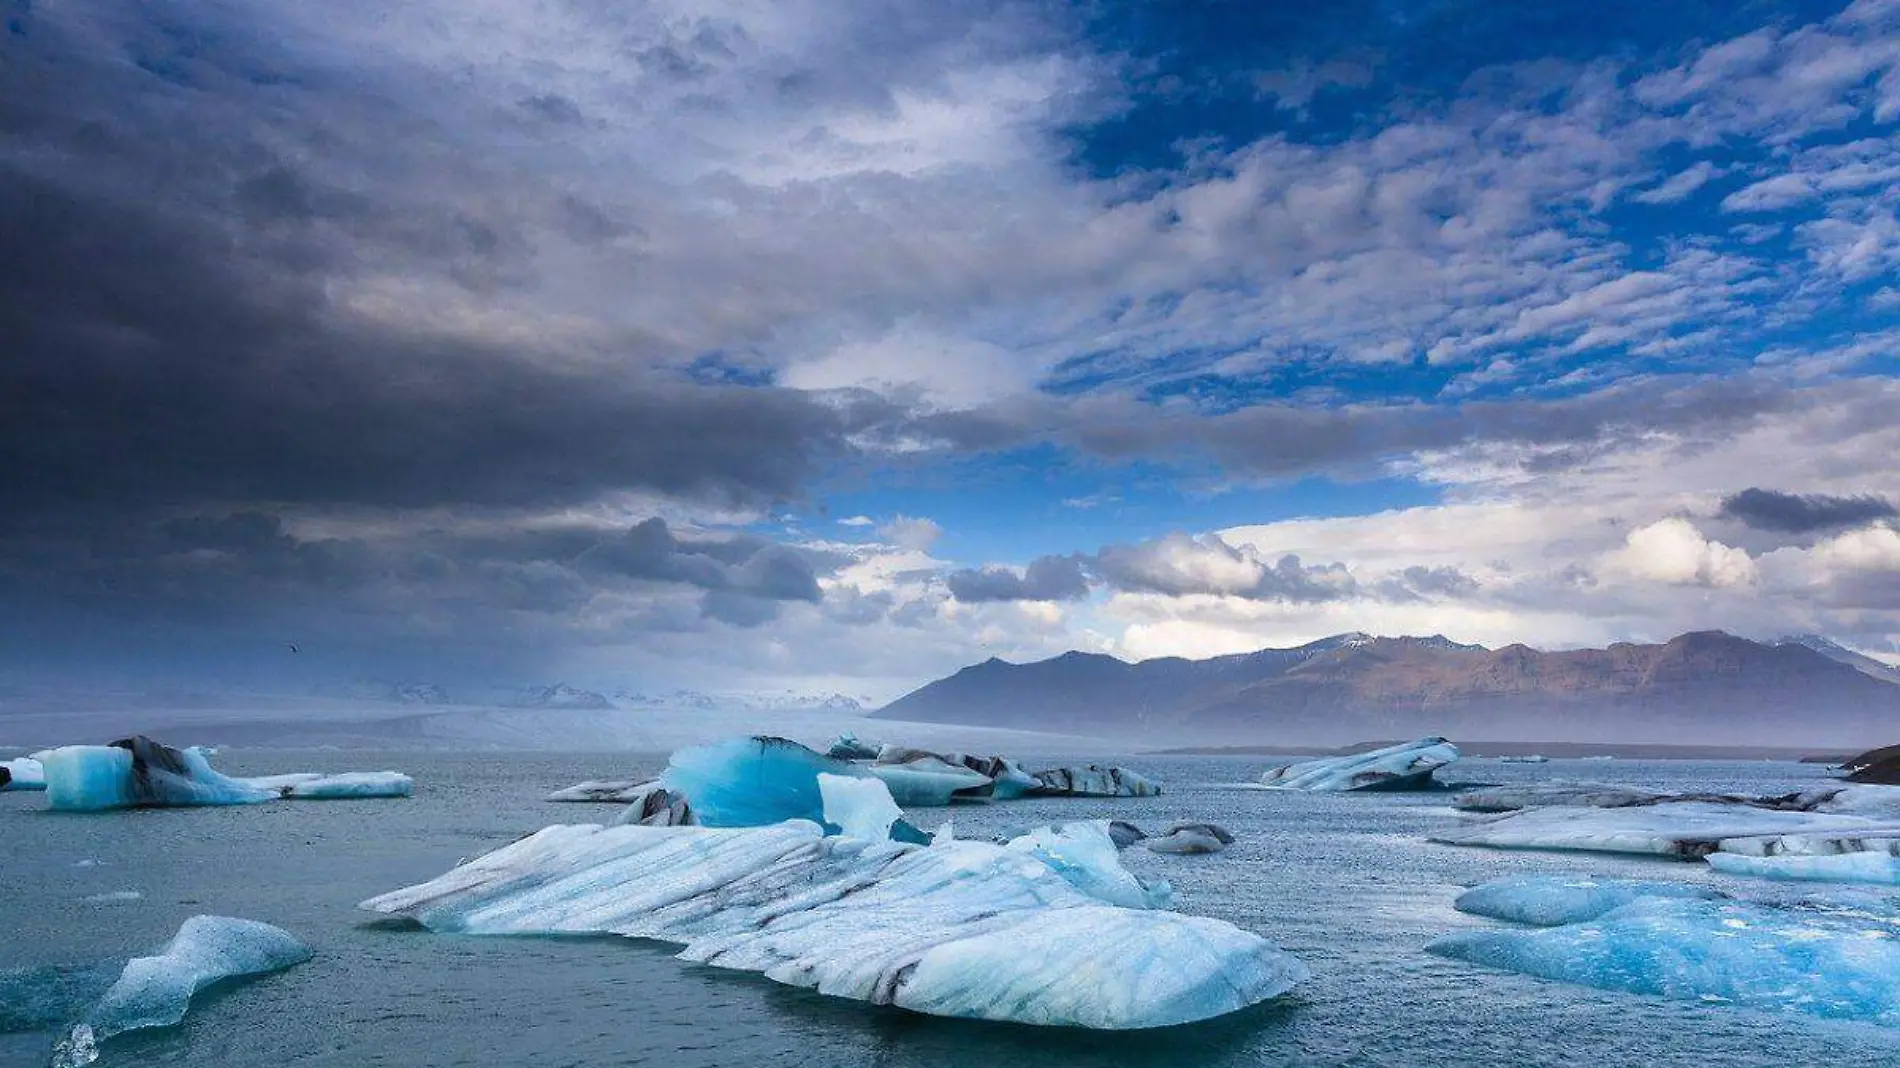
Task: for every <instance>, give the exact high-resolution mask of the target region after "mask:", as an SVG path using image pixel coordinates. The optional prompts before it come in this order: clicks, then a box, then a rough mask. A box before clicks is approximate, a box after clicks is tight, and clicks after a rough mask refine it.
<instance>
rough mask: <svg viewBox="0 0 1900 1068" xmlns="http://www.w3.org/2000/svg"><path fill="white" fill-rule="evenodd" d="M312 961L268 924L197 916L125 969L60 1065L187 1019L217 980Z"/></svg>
mask: <svg viewBox="0 0 1900 1068" xmlns="http://www.w3.org/2000/svg"><path fill="white" fill-rule="evenodd" d="M309 959H310V950H309V948H308V947H307V946H305V945H304V944H303V943H302V942H299V941H297V939H295V938H293V937H292V936H291V935H290V934H288V933H286V932H285V931H282V930H280V929H278V928H276V927H272V926H271V925H269V924H267V923H258V922H256V921H254V920H234V919H230V918H227V917H223V916H193V917H192V918H190V919H188V920H186V921H185V922H184V924H183V925H182V926H181V927H179V928H178V933H177V934H176V935H174V936H172V940H171V942H170V943H169V944H168V945H166V947H165V948H164V950H162V951H161V952H159V953H158V954H156V955H154V956H150V957H134V958H133V959H132V960H131V961H129V962H128V963H127V964H126V966H125V970H124V971H123V972H121V973H120V974H119V978H118V981H117V982H115V983H113V984H112V986H111V988H110V989H108V990H107V991H106V993H105V996H104V997H103V998H101V999H100V1000H99V1003H98V1004H96V1005H94V1006H93V1007H92V1009H91V1010H90V1011H89V1012H87V1013H86V1016H85V1019H84V1020H82V1021H81V1022H80V1023H79V1024H77V1025H76V1026H74V1027H73V1029H72V1031H71V1033H69V1034H68V1035H67V1037H66V1038H65V1039H63V1040H61V1041H60V1043H59V1044H58V1045H57V1046H56V1047H55V1048H54V1057H53V1065H54V1068H77V1066H78V1065H83V1064H88V1063H91V1062H92V1061H93V1060H94V1059H95V1058H96V1057H97V1056H98V1044H99V1043H101V1042H104V1041H106V1040H107V1039H110V1038H112V1037H113V1036H114V1035H119V1034H124V1033H125V1032H127V1031H137V1030H142V1029H144V1028H149V1027H169V1026H171V1025H173V1024H175V1023H177V1022H179V1021H180V1020H183V1019H184V1018H185V1011H186V1010H187V1009H188V1008H189V1007H190V1005H191V999H192V996H193V995H195V994H196V993H197V992H198V991H200V990H203V989H204V988H205V987H207V986H210V985H211V984H212V983H217V982H222V981H224V980H226V979H234V978H238V977H241V976H249V975H263V974H266V973H268V972H275V971H281V970H283V969H285V968H288V967H291V966H292V965H295V964H301V963H303V962H304V961H306V960H309Z"/></svg>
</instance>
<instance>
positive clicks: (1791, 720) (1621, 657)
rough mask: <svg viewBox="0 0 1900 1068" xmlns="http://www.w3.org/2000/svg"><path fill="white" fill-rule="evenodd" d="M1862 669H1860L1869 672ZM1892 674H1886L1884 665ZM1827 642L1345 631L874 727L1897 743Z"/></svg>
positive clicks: (1057, 669) (1093, 671) (1210, 735)
mask: <svg viewBox="0 0 1900 1068" xmlns="http://www.w3.org/2000/svg"><path fill="white" fill-rule="evenodd" d="M1863 661H1864V663H1863ZM1882 669H1885V670H1884V671H1883V670H1882ZM1889 672H1892V669H1891V668H1888V667H1887V665H1885V664H1882V663H1881V662H1880V661H1877V660H1873V659H1872V658H1869V657H1865V656H1862V655H1861V654H1859V653H1855V652H1853V651H1852V650H1849V649H1846V648H1844V647H1842V646H1839V645H1836V644H1835V643H1833V642H1830V641H1828V640H1826V639H1824V638H1818V637H1816V636H1813V635H1802V636H1798V637H1795V638H1789V639H1784V640H1781V641H1778V642H1756V641H1750V640H1748V639H1745V638H1739V637H1736V636H1734V635H1731V634H1727V633H1724V632H1721V631H1698V632H1693V633H1688V634H1683V635H1680V636H1678V637H1676V638H1672V639H1670V640H1669V641H1667V642H1664V643H1661V644H1635V643H1627V642H1623V643H1617V644H1614V645H1611V646H1609V647H1608V648H1605V649H1575V650H1563V651H1552V652H1545V651H1541V650H1537V649H1533V648H1531V647H1529V646H1526V645H1508V646H1505V647H1503V648H1500V649H1489V648H1486V647H1484V646H1481V645H1467V644H1462V643H1459V642H1454V641H1451V640H1449V639H1447V638H1444V637H1442V636H1437V635H1434V636H1431V637H1423V638H1420V637H1397V638H1385V637H1374V636H1372V635H1368V634H1358V633H1354V634H1340V635H1335V636H1333V637H1330V638H1323V639H1321V640H1319V641H1316V642H1312V643H1309V644H1307V645H1302V646H1298V647H1295V648H1290V649H1262V650H1259V651H1258V652H1252V653H1241V654H1236V655H1232V656H1220V657H1214V658H1212V659H1207V660H1186V659H1181V658H1178V657H1171V658H1162V659H1156V660H1145V661H1141V662H1140V663H1128V662H1126V661H1122V660H1118V659H1116V658H1114V657H1112V656H1105V655H1101V654H1091V653H1080V652H1071V653H1065V654H1063V655H1061V656H1058V657H1055V658H1053V659H1049V660H1043V661H1038V662H1035V663H1028V664H1012V663H1007V662H1005V661H1002V660H998V659H994V658H992V659H990V660H986V661H984V662H983V663H981V664H975V665H972V666H970V667H966V668H964V669H963V670H961V671H958V672H957V673H955V674H954V675H950V676H949V677H947V678H943V679H939V680H937V681H935V682H932V683H930V684H928V685H926V686H924V687H922V688H920V689H918V690H916V691H914V692H912V693H910V694H907V695H906V696H904V697H901V698H899V699H898V700H896V701H893V702H892V703H890V704H888V705H886V706H884V707H883V708H881V709H879V710H878V711H877V712H875V713H873V717H874V718H880V719H894V720H911V721H923V722H930V723H958V724H969V725H981V726H992V727H1013V728H1018V729H1024V730H1042V731H1060V732H1067V733H1075V734H1086V735H1094V736H1103V737H1115V738H1123V739H1128V740H1131V741H1140V742H1144V743H1146V744H1156V743H1157V742H1160V741H1164V740H1174V739H1179V740H1180V741H1181V742H1183V743H1198V742H1213V741H1219V742H1228V743H1248V744H1258V743H1285V744H1300V745H1310V744H1340V743H1345V742H1352V741H1357V740H1364V739H1372V738H1405V737H1414V736H1421V735H1427V734H1443V735H1447V736H1449V737H1452V738H1454V739H1457V738H1464V739H1467V740H1472V741H1480V740H1482V741H1527V742H1535V741H1571V742H1615V743H1628V742H1647V743H1659V744H1691V745H1708V744H1718V745H1795V746H1801V745H1859V744H1863V743H1864V744H1866V745H1873V744H1884V743H1886V742H1891V741H1894V740H1896V739H1900V672H1892V673H1891V674H1889Z"/></svg>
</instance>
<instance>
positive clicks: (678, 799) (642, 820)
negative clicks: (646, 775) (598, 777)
mask: <svg viewBox="0 0 1900 1068" xmlns="http://www.w3.org/2000/svg"><path fill="white" fill-rule="evenodd" d="M626 793H627V794H630V795H631V796H630V797H629V799H628V802H627V807H626V808H625V809H624V810H623V811H622V812H621V813H620V815H618V816H615V817H614V825H615V826H616V827H620V826H626V825H627V824H640V825H642V826H646V827H685V826H690V825H692V824H696V823H698V822H699V818H698V817H696V816H694V815H693V807H692V805H691V804H689V803H688V802H687V800H686V795H685V794H682V793H677V792H675V791H673V790H669V789H667V788H666V787H664V786H662V785H660V783H659V782H658V780H655V781H653V782H649V783H642V784H641V785H639V786H636V787H634V788H633V789H632V790H629V791H626Z"/></svg>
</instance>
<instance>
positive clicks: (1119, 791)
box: [1030, 764, 1161, 797]
mask: <svg viewBox="0 0 1900 1068" xmlns="http://www.w3.org/2000/svg"><path fill="white" fill-rule="evenodd" d="M1035 777H1036V783H1037V785H1036V787H1035V789H1033V790H1031V791H1030V793H1033V794H1036V795H1039V796H1045V797H1153V796H1155V795H1156V794H1159V793H1160V792H1161V784H1160V783H1158V782H1155V781H1154V780H1153V779H1149V778H1146V777H1144V776H1142V775H1141V774H1139V773H1137V772H1133V771H1129V770H1128V769H1126V768H1116V767H1107V768H1105V767H1102V766H1101V765H1100V764H1090V765H1088V766H1087V767H1082V768H1047V769H1045V770H1042V771H1038V772H1036V773H1035Z"/></svg>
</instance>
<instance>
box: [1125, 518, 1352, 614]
mask: <svg viewBox="0 0 1900 1068" xmlns="http://www.w3.org/2000/svg"><path fill="white" fill-rule="evenodd" d="M1093 570H1094V571H1095V573H1096V574H1097V575H1098V576H1100V577H1101V579H1102V580H1103V581H1104V582H1106V583H1107V584H1108V585H1110V586H1112V587H1114V588H1115V589H1118V590H1126V591H1130V592H1140V593H1158V594H1163V595H1166V596H1169V597H1183V596H1192V595H1195V594H1208V595H1214V596H1232V597H1242V598H1246V599H1248V600H1284V601H1325V600H1333V599H1336V598H1340V597H1344V596H1346V595H1348V594H1349V593H1351V592H1352V591H1353V589H1354V582H1353V579H1352V576H1351V575H1350V574H1348V573H1347V572H1346V570H1345V569H1344V568H1341V567H1338V566H1336V565H1334V566H1320V567H1310V568H1309V567H1307V566H1305V565H1304V564H1302V563H1301V562H1300V558H1299V557H1298V556H1295V555H1292V554H1290V553H1289V554H1287V555H1285V556H1282V557H1280V558H1279V559H1277V560H1272V561H1268V560H1265V559H1262V558H1261V556H1260V554H1259V553H1257V552H1256V551H1255V550H1254V548H1253V547H1252V546H1251V545H1239V546H1235V545H1229V544H1228V543H1227V542H1226V541H1224V540H1222V539H1221V537H1220V536H1219V535H1215V534H1204V535H1200V536H1198V537H1195V536H1190V535H1187V534H1180V533H1176V534H1170V535H1168V536H1166V537H1163V538H1158V539H1156V540H1154V541H1149V542H1142V543H1140V544H1136V545H1125V546H1109V547H1107V548H1104V549H1103V550H1101V551H1100V552H1099V553H1097V554H1095V557H1094V560H1093Z"/></svg>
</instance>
